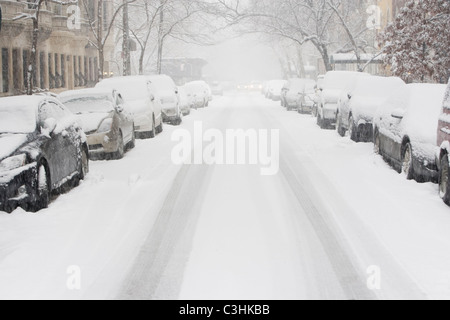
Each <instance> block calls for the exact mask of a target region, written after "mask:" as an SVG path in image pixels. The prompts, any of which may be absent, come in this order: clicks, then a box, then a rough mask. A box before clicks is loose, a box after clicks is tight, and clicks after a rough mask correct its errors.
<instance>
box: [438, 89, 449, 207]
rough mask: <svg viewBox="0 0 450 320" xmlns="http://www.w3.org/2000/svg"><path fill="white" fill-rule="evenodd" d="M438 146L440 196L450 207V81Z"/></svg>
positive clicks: (440, 125) (441, 118) (440, 118)
mask: <svg viewBox="0 0 450 320" xmlns="http://www.w3.org/2000/svg"><path fill="white" fill-rule="evenodd" d="M437 145H438V147H439V154H438V156H439V157H438V159H437V161H436V164H437V165H438V167H439V194H440V196H441V198H442V200H444V202H445V203H446V204H447V205H449V206H450V81H449V84H448V87H447V90H446V92H445V95H444V103H443V107H442V111H441V115H440V117H439V124H438V132H437Z"/></svg>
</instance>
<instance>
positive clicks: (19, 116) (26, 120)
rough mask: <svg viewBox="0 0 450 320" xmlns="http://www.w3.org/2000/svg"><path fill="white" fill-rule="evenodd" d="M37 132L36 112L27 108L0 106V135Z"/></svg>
mask: <svg viewBox="0 0 450 320" xmlns="http://www.w3.org/2000/svg"><path fill="white" fill-rule="evenodd" d="M34 131H36V112H35V110H34V109H33V108H29V107H27V106H18V105H14V106H0V134H3V133H14V134H15V133H22V134H23V133H33V132H34Z"/></svg>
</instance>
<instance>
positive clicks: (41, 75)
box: [39, 52, 45, 89]
mask: <svg viewBox="0 0 450 320" xmlns="http://www.w3.org/2000/svg"><path fill="white" fill-rule="evenodd" d="M39 87H40V88H41V89H44V88H45V53H44V52H41V53H40V54H39Z"/></svg>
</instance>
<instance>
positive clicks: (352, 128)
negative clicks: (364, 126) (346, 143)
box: [348, 116, 359, 142]
mask: <svg viewBox="0 0 450 320" xmlns="http://www.w3.org/2000/svg"><path fill="white" fill-rule="evenodd" d="M348 124H349V129H348V133H349V135H350V139H352V140H353V141H355V142H359V134H358V128H357V127H356V124H355V120H354V119H353V116H351V117H350V119H349V120H348Z"/></svg>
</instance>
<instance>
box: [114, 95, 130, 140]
mask: <svg viewBox="0 0 450 320" xmlns="http://www.w3.org/2000/svg"><path fill="white" fill-rule="evenodd" d="M115 103H116V105H115V110H117V117H118V118H119V122H120V123H119V127H120V128H121V129H122V132H123V135H124V140H125V141H126V142H130V141H131V138H132V136H133V131H134V128H133V118H132V116H131V114H130V113H129V112H128V110H127V108H126V106H125V102H124V100H123V99H122V96H121V95H120V94H119V93H115ZM119 111H120V112H119Z"/></svg>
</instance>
